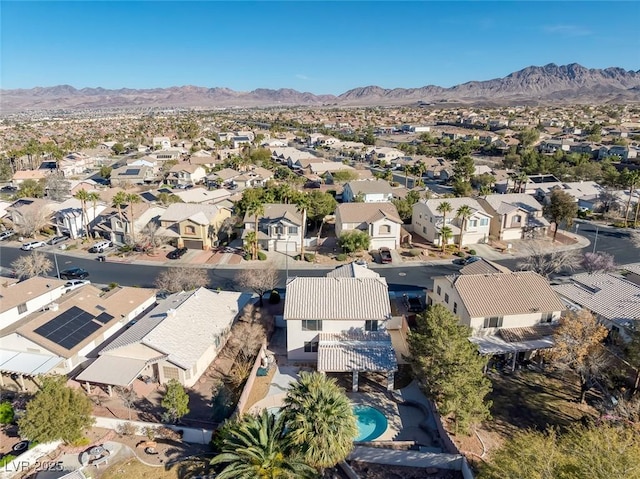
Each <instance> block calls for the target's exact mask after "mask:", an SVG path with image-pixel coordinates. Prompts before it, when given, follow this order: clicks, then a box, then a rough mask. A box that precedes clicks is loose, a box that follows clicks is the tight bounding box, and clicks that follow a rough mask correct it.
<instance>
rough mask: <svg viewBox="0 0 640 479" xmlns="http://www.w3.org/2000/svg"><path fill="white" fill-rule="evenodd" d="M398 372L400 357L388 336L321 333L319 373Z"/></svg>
mask: <svg viewBox="0 0 640 479" xmlns="http://www.w3.org/2000/svg"><path fill="white" fill-rule="evenodd" d="M397 370H398V362H397V360H396V354H395V351H394V349H393V345H392V344H391V337H390V336H389V335H388V334H387V333H383V332H377V333H369V334H364V333H362V334H358V333H343V334H331V333H321V334H320V341H319V344H318V371H322V372H334V373H338V372H340V373H343V372H353V371H370V372H391V371H397Z"/></svg>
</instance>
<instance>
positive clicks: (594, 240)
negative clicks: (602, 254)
mask: <svg viewBox="0 0 640 479" xmlns="http://www.w3.org/2000/svg"><path fill="white" fill-rule="evenodd" d="M596 244H598V225H596V237H595V238H594V239H593V253H595V252H596Z"/></svg>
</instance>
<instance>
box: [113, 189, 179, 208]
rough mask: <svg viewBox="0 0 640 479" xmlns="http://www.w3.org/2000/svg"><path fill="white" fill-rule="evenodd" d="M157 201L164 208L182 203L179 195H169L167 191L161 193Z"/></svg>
mask: <svg viewBox="0 0 640 479" xmlns="http://www.w3.org/2000/svg"><path fill="white" fill-rule="evenodd" d="M116 196H117V195H116ZM156 199H157V201H158V203H160V204H161V205H162V206H169V205H171V204H173V203H182V199H181V198H180V197H179V196H178V195H176V194H174V193H167V192H165V191H163V192H162V193H159V194H158V196H157V197H156Z"/></svg>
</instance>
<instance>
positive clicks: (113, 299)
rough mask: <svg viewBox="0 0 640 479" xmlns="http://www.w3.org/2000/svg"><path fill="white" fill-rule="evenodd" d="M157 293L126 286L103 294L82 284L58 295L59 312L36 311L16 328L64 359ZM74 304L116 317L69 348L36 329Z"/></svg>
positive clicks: (90, 311) (22, 334)
mask: <svg viewBox="0 0 640 479" xmlns="http://www.w3.org/2000/svg"><path fill="white" fill-rule="evenodd" d="M155 293H156V291H155V290H154V289H146V288H130V287H124V286H120V287H117V288H115V289H113V290H111V291H109V292H107V293H104V292H103V291H102V290H100V289H98V288H96V287H95V286H93V285H87V286H83V287H82V288H79V289H76V290H75V291H72V292H70V293H67V294H65V295H64V296H62V297H60V298H58V299H57V300H56V301H55V303H57V304H58V310H57V311H54V310H52V309H48V310H45V311H41V312H37V313H34V314H32V315H29V316H28V317H27V318H24V319H23V320H20V326H19V327H18V328H17V329H16V331H17V332H18V334H20V335H21V336H24V337H25V338H27V339H30V340H31V341H33V342H34V343H36V344H39V345H41V346H42V347H43V348H46V349H47V350H48V351H50V352H52V353H54V354H57V355H58V356H62V357H64V358H70V357H72V356H73V355H74V354H76V353H77V352H78V351H79V350H80V349H82V348H83V347H84V346H86V345H87V344H89V343H90V342H91V341H93V340H94V339H95V338H97V337H99V336H100V335H102V334H104V333H105V332H106V331H107V330H108V329H109V328H111V327H113V326H114V325H115V324H116V323H117V322H118V321H121V320H122V318H123V317H126V316H128V315H129V314H130V313H131V312H132V311H134V310H135V309H136V308H138V307H139V306H140V305H141V304H142V303H144V302H145V301H147V300H149V299H150V298H155ZM73 306H77V307H79V308H81V309H83V310H84V311H86V312H88V313H91V314H93V315H94V317H95V316H98V315H100V314H101V313H103V312H106V313H108V314H110V315H111V316H113V319H111V320H109V322H108V323H107V324H105V325H103V326H102V327H100V328H99V329H98V330H97V331H95V332H94V333H93V334H91V335H90V336H88V337H86V338H85V339H84V340H83V341H81V342H80V343H78V344H77V345H76V346H74V347H73V348H72V349H66V348H64V347H62V346H60V345H58V344H56V343H54V342H52V341H50V340H48V339H47V338H45V337H43V336H40V335H39V334H37V333H36V332H35V330H36V329H38V328H39V327H40V326H42V325H43V324H45V323H47V322H49V321H50V320H52V319H53V318H55V317H57V316H59V315H60V314H62V313H63V312H65V311H67V310H69V309H70V308H72V307H73Z"/></svg>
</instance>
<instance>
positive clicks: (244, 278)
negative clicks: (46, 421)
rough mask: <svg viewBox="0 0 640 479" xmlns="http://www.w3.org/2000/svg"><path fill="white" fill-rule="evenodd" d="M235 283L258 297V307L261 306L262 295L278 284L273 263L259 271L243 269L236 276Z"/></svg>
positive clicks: (276, 272)
mask: <svg viewBox="0 0 640 479" xmlns="http://www.w3.org/2000/svg"><path fill="white" fill-rule="evenodd" d="M236 282H237V283H238V285H240V287H242V288H248V289H250V290H252V291H253V292H254V293H256V294H257V295H258V296H259V297H260V306H263V304H264V303H263V299H262V298H263V297H264V294H265V293H266V292H267V291H271V290H272V289H273V288H275V287H276V285H277V284H278V270H277V269H276V268H275V266H274V265H273V263H267V264H266V265H265V267H264V268H260V269H243V270H240V271H239V272H238V274H237V275H236Z"/></svg>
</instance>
